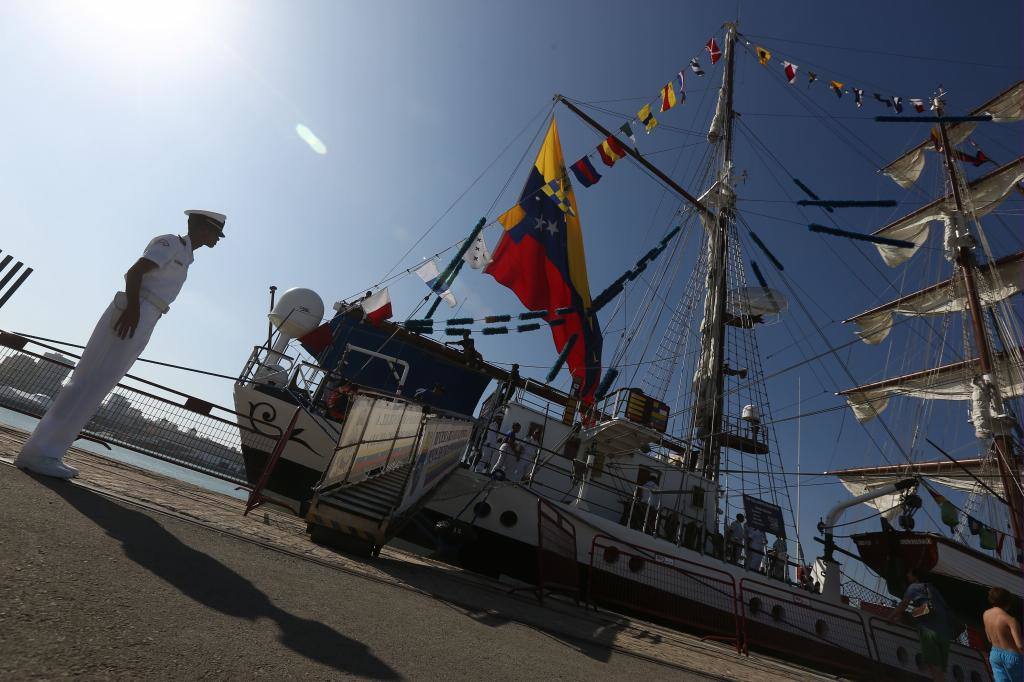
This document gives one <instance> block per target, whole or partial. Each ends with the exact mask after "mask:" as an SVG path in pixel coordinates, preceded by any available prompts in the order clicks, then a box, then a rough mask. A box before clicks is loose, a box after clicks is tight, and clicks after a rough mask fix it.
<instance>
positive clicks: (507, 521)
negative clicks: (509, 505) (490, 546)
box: [498, 509, 519, 528]
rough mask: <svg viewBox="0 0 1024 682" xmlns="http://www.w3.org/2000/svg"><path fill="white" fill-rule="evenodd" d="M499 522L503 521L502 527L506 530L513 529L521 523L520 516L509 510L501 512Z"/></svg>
mask: <svg viewBox="0 0 1024 682" xmlns="http://www.w3.org/2000/svg"><path fill="white" fill-rule="evenodd" d="M498 520H499V521H501V525H503V526H505V527H506V528H511V527H512V526H514V525H516V524H517V523H518V522H519V514H516V513H515V512H514V511H512V510H511V509H509V510H508V511H503V512H501V516H499V517H498Z"/></svg>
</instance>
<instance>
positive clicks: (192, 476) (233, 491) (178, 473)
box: [0, 407, 248, 500]
mask: <svg viewBox="0 0 1024 682" xmlns="http://www.w3.org/2000/svg"><path fill="white" fill-rule="evenodd" d="M0 423H3V424H6V425H8V426H13V427H14V428H17V429H21V430H23V431H29V432H31V431H34V430H35V428H36V424H38V423H39V420H38V419H36V418H35V417H29V416H28V415H24V414H21V413H20V412H13V411H11V410H8V409H6V408H3V407H0ZM75 447H77V448H81V449H82V450H86V451H88V452H91V453H94V454H97V455H100V456H101V457H106V458H107V459H112V460H115V461H117V462H122V463H124V464H129V465H131V466H134V467H138V468H140V469H144V470H146V471H152V472H153V473H156V474H162V475H164V476H169V477H171V478H175V479H177V480H179V481H184V482H186V483H191V484H193V485H197V486H199V487H200V488H205V489H207V490H212V491H213V492H217V493H222V494H224V495H230V496H231V497H236V498H238V499H241V500H244V499H246V498H247V497H248V494H247V493H246V492H245V491H242V490H238V489H237V488H236V486H235V485H234V484H233V483H228V482H227V481H222V480H220V479H219V478H214V477H212V476H207V475H206V474H204V473H201V472H199V471H193V470H192V469H186V468H185V467H181V466H178V465H177V464H172V463H170V462H165V461H163V460H161V459H156V458H155V457H149V456H147V455H143V454H141V453H138V452H132V451H131V450H127V449H125V448H119V447H118V446H116V445H111V446H110V450H108V449H106V448H105V447H103V446H102V445H100V444H99V443H94V442H92V441H89V440H76V441H75Z"/></svg>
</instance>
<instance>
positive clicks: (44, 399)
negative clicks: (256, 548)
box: [0, 332, 281, 487]
mask: <svg viewBox="0 0 1024 682" xmlns="http://www.w3.org/2000/svg"><path fill="white" fill-rule="evenodd" d="M29 347H31V348H32V350H29V349H28V348H29ZM44 353H45V355H44ZM77 357H78V356H77V355H74V354H72V353H69V352H67V351H64V350H62V349H59V348H57V347H54V346H50V345H47V344H43V343H39V342H36V341H32V340H29V339H27V338H25V337H23V336H18V335H16V334H10V333H7V332H0V406H2V407H5V408H7V409H9V410H13V411H15V412H20V413H22V414H25V415H28V416H30V417H35V418H41V417H42V416H43V414H44V413H45V412H46V410H47V409H49V407H50V405H52V403H53V399H54V397H55V396H56V395H57V392H58V391H59V390H60V387H61V385H62V384H63V382H64V381H65V379H66V378H67V377H68V376H70V374H71V372H72V370H73V369H74V361H75V360H76V359H77ZM134 384H139V386H136V385H134ZM140 386H141V387H140ZM142 387H144V388H142ZM247 423H252V426H253V427H254V428H249V427H247V426H244V425H243V424H247ZM242 431H245V432H246V440H247V441H250V439H251V442H252V443H254V444H256V445H257V446H258V447H261V448H264V449H265V450H266V451H267V452H269V451H270V450H272V449H273V447H274V444H275V442H276V440H277V438H279V437H280V435H281V429H280V428H279V427H277V426H275V425H274V424H271V423H269V422H265V421H262V420H260V419H258V418H257V417H255V416H249V415H244V416H243V415H240V414H238V413H237V412H235V411H234V410H230V409H228V408H225V407H221V406H219V405H215V404H213V403H210V402H208V401H206V400H203V399H201V398H197V397H195V396H192V395H189V394H187V393H183V392H181V391H177V390H175V389H172V388H169V387H167V386H163V385H160V384H157V383H155V382H151V381H148V380H145V379H141V378H139V377H135V376H132V375H127V376H126V377H125V378H124V379H123V380H122V381H121V383H119V384H117V386H115V388H114V389H113V390H112V391H111V392H110V394H109V395H108V396H107V397H106V399H105V400H104V402H103V403H102V405H101V406H100V408H99V410H97V412H96V414H95V415H94V416H93V417H92V419H90V420H89V422H88V423H87V424H86V426H85V428H84V429H83V431H82V436H85V437H88V438H89V439H90V440H95V441H98V442H100V443H102V444H109V445H116V446H119V447H123V448H126V449H128V450H132V451H134V452H137V453H140V454H144V455H147V456H150V457H154V458H156V459H160V460H163V461H167V462H171V463H174V464H177V465H179V466H183V467H186V468H188V469H193V470H195V471H200V472H202V473H204V474H207V475H209V476H213V477H215V478H219V479H222V480H225V481H229V482H231V483H236V484H238V485H240V486H243V487H249V477H248V475H247V472H246V467H245V461H244V458H243V456H242V450H241V444H242V443H241V432H242Z"/></svg>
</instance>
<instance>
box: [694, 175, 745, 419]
mask: <svg viewBox="0 0 1024 682" xmlns="http://www.w3.org/2000/svg"><path fill="white" fill-rule="evenodd" d="M730 171H731V168H730V167H729V166H726V167H724V168H723V169H722V173H721V177H720V178H719V179H718V180H717V181H716V182H715V184H713V185H712V186H711V187H710V188H709V189H708V190H707V191H706V192H704V194H702V195H701V196H700V198H699V199H698V200H699V201H700V203H702V204H703V205H704V206H706V207H707V208H708V209H709V210H710V211H711V212H712V213H711V214H710V215H709V214H706V213H701V216H700V219H701V222H702V223H703V224H704V229H705V231H706V232H707V235H708V246H707V261H708V272H707V277H706V279H705V282H704V286H705V287H706V291H707V294H705V298H704V319H703V320H702V322H701V325H700V338H701V341H700V359H699V361H698V363H697V370H696V372H695V373H694V377H693V385H694V396H695V397H696V399H697V407H696V410H695V414H694V420H695V423H696V424H697V425H698V435H701V436H703V435H705V434H706V433H709V432H710V427H711V421H712V419H713V418H714V416H715V414H714V413H715V409H716V408H715V405H716V396H717V391H718V379H717V377H718V371H719V368H718V362H719V357H720V352H719V351H720V349H721V346H722V343H723V342H724V339H723V338H722V320H721V306H720V305H719V304H720V303H721V298H722V297H724V296H727V295H728V291H726V289H725V287H724V286H723V283H724V281H725V278H724V275H725V273H724V267H725V261H724V259H723V258H722V257H721V255H722V250H723V249H724V248H725V244H724V243H723V241H724V233H723V231H722V230H721V229H718V228H717V222H718V220H721V219H722V212H723V211H731V210H732V208H733V207H734V206H735V204H736V192H735V191H734V190H733V188H732V182H731V177H730Z"/></svg>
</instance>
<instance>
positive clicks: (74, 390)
mask: <svg viewBox="0 0 1024 682" xmlns="http://www.w3.org/2000/svg"><path fill="white" fill-rule="evenodd" d="M139 307H140V310H139V326H138V327H137V328H136V329H135V335H134V336H133V337H132V338H126V339H121V338H118V336H117V334H116V333H115V332H114V329H113V323H114V321H115V320H116V319H117V318H118V317H119V316H120V314H121V311H119V310H118V309H117V308H116V307H115V305H114V302H113V301H111V302H110V305H108V306H107V309H106V311H104V313H103V315H102V316H101V317H100V320H99V322H97V323H96V328H95V329H93V330H92V336H90V337H89V343H87V344H86V346H85V350H84V351H82V359H81V360H79V361H78V366H77V367H75V371H74V372H73V373H72V374H71V380H70V381H69V382H68V383H67V384H66V385H65V386H64V388H62V389H61V391H60V393H59V394H58V395H57V399H56V400H55V401H54V402H53V405H51V406H50V409H49V410H47V411H46V414H45V415H44V416H43V418H42V420H41V421H40V422H39V424H38V425H37V426H36V429H35V431H33V433H32V435H31V437H29V439H28V440H27V441H26V442H25V445H24V446H22V448H21V455H20V456H21V457H25V458H34V457H39V458H50V459H58V460H59V459H61V458H63V457H64V453H65V452H67V450H68V448H69V447H71V443H73V442H74V440H75V439H76V438H78V434H79V433H80V432H81V430H82V429H83V428H84V427H85V425H86V423H87V422H88V421H89V419H91V418H92V416H93V415H94V414H96V410H98V409H99V407H100V405H101V404H102V403H103V399H104V398H105V397H106V396H107V394H108V393H110V391H111V389H113V388H114V386H115V385H116V384H117V382H118V381H120V380H121V379H122V378H123V377H124V375H125V374H126V373H127V372H128V370H129V369H130V368H131V366H132V364H134V362H135V360H136V359H138V357H139V355H141V354H142V350H143V349H144V348H145V347H146V343H147V342H148V341H149V337H150V335H151V334H152V333H153V328H154V327H155V326H156V322H157V320H159V319H160V311H159V310H157V309H156V307H155V306H153V305H152V304H151V303H149V302H147V301H142V302H141V303H140V306H139Z"/></svg>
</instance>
